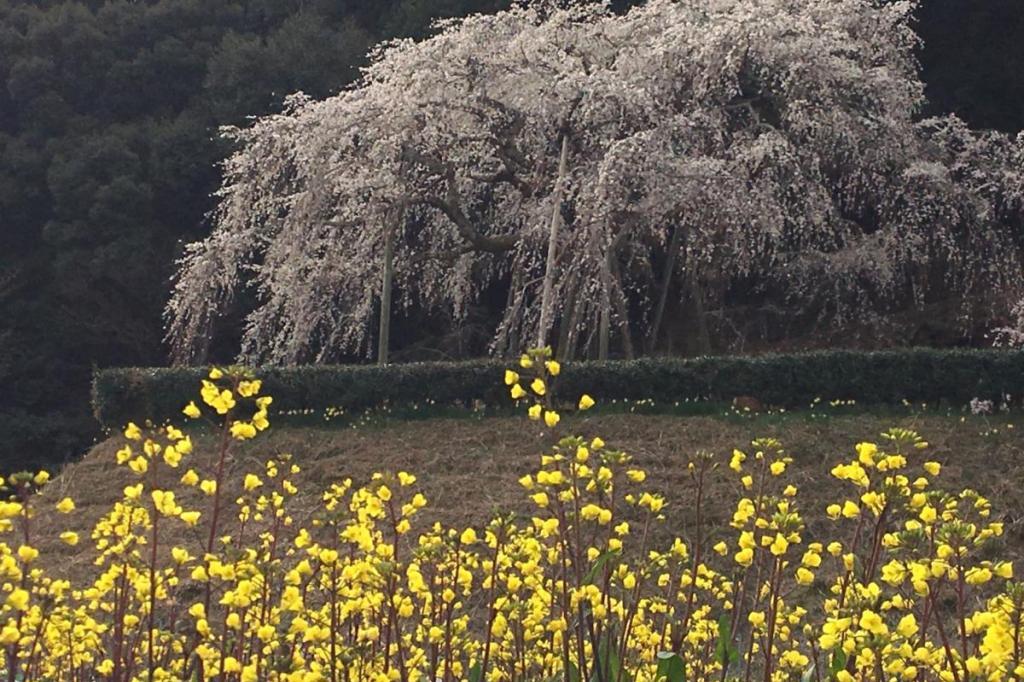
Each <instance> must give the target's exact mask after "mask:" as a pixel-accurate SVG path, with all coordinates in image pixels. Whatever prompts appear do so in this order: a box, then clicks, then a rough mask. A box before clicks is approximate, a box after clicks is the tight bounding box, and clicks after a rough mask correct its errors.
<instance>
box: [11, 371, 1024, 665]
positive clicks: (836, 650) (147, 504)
mask: <svg viewBox="0 0 1024 682" xmlns="http://www.w3.org/2000/svg"><path fill="white" fill-rule="evenodd" d="M560 372H561V368H560V367H559V365H558V363H556V362H554V361H552V360H551V359H550V355H549V354H548V353H547V352H545V351H533V352H531V353H529V354H527V355H524V357H523V358H522V359H521V361H520V363H519V366H517V367H515V368H510V369H509V370H508V371H507V372H506V374H505V377H504V380H505V383H506V384H507V385H508V388H509V391H510V394H511V397H512V398H513V399H515V400H517V401H518V404H520V405H522V406H523V407H524V409H525V412H526V415H525V419H526V420H527V423H528V424H530V425H533V426H535V427H536V428H539V429H544V430H546V431H548V432H549V433H550V434H552V435H551V442H549V444H548V448H547V452H546V454H544V455H543V456H542V457H541V458H540V463H539V466H538V467H537V468H536V469H535V470H534V471H533V472H531V473H529V474H526V475H524V476H522V477H521V478H520V479H519V481H518V482H515V481H509V484H511V485H516V486H518V487H519V489H520V490H521V493H520V494H521V496H522V498H523V500H524V503H525V505H526V508H527V509H529V510H530V511H529V513H528V514H523V513H508V514H502V513H496V514H494V516H493V517H492V519H491V521H490V522H489V523H486V524H481V525H477V526H468V527H463V526H456V527H445V526H442V525H440V524H438V523H429V522H421V519H424V518H426V516H427V514H428V513H429V508H430V506H431V505H435V504H441V505H444V504H448V505H457V504H458V502H457V501H456V500H447V501H445V500H428V499H427V498H426V496H425V495H424V494H423V493H422V491H421V489H420V488H421V486H420V484H419V482H418V481H417V478H416V475H415V472H406V471H397V470H396V471H394V472H381V473H379V474H376V475H374V476H372V477H368V479H367V480H365V481H362V482H360V483H358V484H357V483H354V482H353V481H351V480H350V479H346V478H343V477H342V478H338V479H337V480H331V479H329V478H325V477H323V476H320V477H318V478H321V479H323V480H321V481H320V486H319V488H318V492H317V497H316V499H317V503H316V504H315V505H311V504H298V503H297V500H299V499H300V497H301V496H300V495H299V488H298V485H297V483H296V481H303V485H307V486H308V485H310V484H311V481H310V480H309V478H308V477H305V478H304V477H303V472H302V471H301V467H300V466H299V463H298V462H297V460H294V459H293V458H290V457H289V456H287V455H279V456H275V457H272V458H269V459H266V460H264V461H260V462H257V461H249V460H246V461H243V462H241V464H242V466H241V467H239V466H238V465H239V462H238V461H237V460H235V459H234V451H235V448H236V447H237V446H238V445H239V444H241V443H242V442H243V441H252V440H254V439H255V440H258V439H260V438H261V437H262V435H263V432H264V431H265V429H267V428H268V426H269V420H270V410H271V407H272V398H271V397H270V396H264V395H261V384H260V382H259V380H258V379H256V378H253V377H252V376H249V375H247V374H246V373H245V372H243V371H241V370H238V371H236V370H218V369H215V370H213V371H212V372H211V373H210V376H209V378H208V379H207V380H205V381H204V382H203V385H202V389H201V392H200V395H199V396H198V398H197V400H196V401H195V402H192V403H189V404H188V405H187V406H185V408H184V410H183V412H184V417H187V418H188V419H189V420H208V421H210V422H212V424H213V428H214V435H213V436H212V437H206V438H205V439H204V443H209V444H210V446H211V447H212V448H213V456H212V457H205V458H202V460H200V458H198V457H197V456H196V453H195V452H193V450H194V448H195V447H196V445H195V444H194V443H193V439H192V435H191V433H190V429H188V428H186V425H184V424H182V425H177V426H175V425H160V426H153V425H143V426H139V425H135V424H129V425H128V426H127V427H126V428H125V430H124V432H123V434H122V435H121V436H120V441H121V442H120V444H119V447H118V448H117V450H116V454H114V455H113V459H114V461H115V462H116V464H117V465H118V467H119V468H120V469H121V470H123V472H124V474H123V475H125V476H127V483H126V485H124V487H123V491H122V493H123V494H122V495H121V496H120V497H121V499H119V500H118V501H116V503H115V504H114V505H113V506H112V508H110V509H109V510H108V511H107V512H106V513H105V514H104V515H103V517H102V518H101V519H100V520H99V521H98V522H97V523H96V524H95V526H94V528H92V530H91V532H89V533H86V532H83V531H81V530H79V531H75V530H62V529H60V528H58V527H57V526H56V525H55V524H54V517H57V518H64V519H66V520H67V521H68V523H67V524H66V527H67V528H69V529H71V528H76V527H78V526H77V525H76V524H75V523H74V521H75V518H76V516H77V514H78V513H79V510H78V509H77V508H76V502H75V500H74V499H73V498H72V497H64V496H62V495H59V494H57V495H55V494H54V492H53V489H52V486H54V485H58V482H50V481H49V477H48V476H47V475H46V474H45V473H42V472H40V473H25V474H18V475H14V476H11V477H10V479H9V480H8V482H7V483H8V485H7V489H8V494H9V499H8V500H7V501H6V502H3V503H2V504H0V526H2V531H3V538H2V542H0V571H2V572H3V585H2V595H0V598H2V600H3V605H2V607H0V678H6V679H7V680H11V681H13V680H53V681H58V680H61V681H63V680H68V681H77V680H82V681H85V680H99V679H107V680H117V681H122V680H124V681H126V680H204V679H215V680H225V681H227V680H238V681H245V682H255V681H258V680H259V681H262V680H273V681H302V682H312V681H327V680H330V681H331V682H338V681H340V680H345V681H356V680H373V681H378V680H379V681H383V680H399V681H405V680H445V681H448V680H469V681H473V682H476V681H482V680H510V681H511V680H521V681H523V682H527V681H530V682H532V681H542V680H564V681H565V682H576V681H577V680H578V681H587V682H591V681H593V682H624V681H630V682H641V681H645V680H652V681H653V680H667V681H668V682H677V681H679V680H735V679H741V680H744V682H748V681H749V680H754V679H757V680H765V681H770V680H801V681H803V680H815V681H821V680H841V681H844V682H846V681H849V680H879V681H881V680H901V679H902V680H944V681H950V680H951V681H953V682H968V681H973V680H1010V679H1020V678H1021V677H1022V676H1024V661H1022V659H1021V646H1022V645H1024V632H1022V625H1024V613H1022V608H1024V586H1021V585H1018V584H1017V583H1016V582H1015V581H1014V577H1013V565H1012V563H1011V562H1010V561H1009V560H1007V556H1000V554H999V552H1000V551H1001V547H1002V545H1001V544H1000V542H999V539H1000V536H1002V535H1003V530H1004V527H1003V521H1002V517H1001V515H1000V513H999V511H998V510H993V509H992V505H991V503H990V502H989V501H988V500H987V499H986V498H985V497H984V496H983V495H982V494H981V493H980V492H977V491H974V490H946V489H944V487H943V484H942V481H943V464H942V463H941V462H940V459H941V458H939V457H933V456H932V455H930V454H929V453H930V452H931V448H930V447H929V446H928V444H927V443H926V442H925V441H924V440H923V439H922V437H921V436H919V435H918V434H917V433H915V432H913V431H911V430H908V429H892V430H890V431H888V432H886V433H885V434H883V435H882V437H881V438H879V439H877V442H874V443H872V442H861V443H855V444H851V445H850V448H849V456H848V457H847V458H845V459H844V460H843V461H841V462H840V463H838V464H836V465H834V466H832V467H830V471H829V475H830V476H831V477H832V479H833V480H834V481H835V482H836V486H835V487H834V488H833V490H834V491H836V496H835V499H833V500H830V501H829V502H828V503H827V504H821V505H816V506H808V507H805V506H804V504H802V500H804V499H808V498H812V497H813V496H810V495H807V491H804V490H801V485H802V482H801V480H798V479H797V478H796V477H794V476H793V466H792V465H793V461H792V458H791V457H790V456H789V455H788V453H787V452H786V451H785V450H784V449H783V448H782V445H781V444H780V443H779V442H778V441H776V440H774V439H770V438H768V439H759V440H756V441H754V442H753V443H752V445H751V446H750V447H746V448H744V449H743V450H735V451H733V452H731V453H730V454H729V455H727V456H725V457H722V458H717V457H715V456H713V455H710V454H703V453H696V454H694V455H693V456H692V457H691V458H690V459H689V460H688V462H686V463H685V464H683V465H682V466H683V467H684V468H685V474H686V477H687V478H688V479H689V481H690V485H689V486H688V487H687V489H686V491H685V495H683V494H682V493H681V492H680V493H677V494H673V493H672V491H666V490H665V488H664V487H663V486H658V485H657V482H656V481H653V480H652V479H651V477H649V475H648V472H647V471H646V470H645V469H644V468H641V467H640V466H638V465H637V464H636V463H635V462H634V461H633V459H632V458H631V457H630V456H629V455H628V454H627V453H625V452H623V451H621V450H620V449H618V448H617V447H616V446H615V444H614V440H613V438H612V437H611V435H607V434H606V435H605V438H606V439H607V441H606V440H602V438H601V437H600V436H599V435H596V434H589V435H588V436H587V437H586V438H583V437H579V436H572V435H563V433H564V429H563V428H562V427H561V426H560V424H561V423H562V422H563V413H564V412H565V410H564V409H563V410H561V411H560V410H559V409H558V406H560V405H561V404H562V403H560V402H556V401H555V400H554V396H553V394H554V392H555V391H556V388H557V381H558V375H559V374H560ZM577 398H578V400H577ZM598 398H599V396H598ZM573 403H574V404H575V409H576V410H579V411H584V410H586V409H588V408H589V407H590V406H592V405H593V404H594V398H591V397H590V396H578V397H576V398H574V399H573ZM199 461H202V462H204V464H205V466H199V465H198V464H197V462H199ZM113 464H114V462H111V466H113ZM111 480H117V479H116V477H114V476H112V477H111ZM723 481H724V482H725V484H724V485H725V487H727V488H728V489H731V490H732V491H734V493H735V494H734V495H733V496H732V497H731V498H730V499H728V501H726V500H725V499H724V498H723V497H722V495H721V494H719V492H717V491H720V490H722V489H723ZM48 486H50V487H51V489H50V490H46V488H47V487H48ZM41 492H42V494H40V493H41ZM308 497H309V496H308V495H307V496H306V498H307V499H308ZM726 504H727V505H728V508H727V509H725V508H723V507H724V505H726ZM680 510H686V511H687V514H686V519H687V522H686V523H685V525H681V524H679V523H678V519H679V516H676V515H675V514H674V512H677V511H680ZM720 520H724V522H720ZM57 538H59V541H60V542H62V543H63V544H65V545H66V546H70V547H73V548H74V551H75V552H81V554H82V555H83V556H89V557H91V558H94V559H95V561H94V564H93V565H92V566H91V568H90V569H89V570H87V571H77V572H76V573H75V576H74V577H73V578H69V577H64V576H63V575H62V573H61V571H60V570H59V567H58V566H55V565H53V562H52V561H47V558H46V556H45V555H44V554H41V553H40V547H50V546H52V544H53V542H55V541H56V540H57Z"/></svg>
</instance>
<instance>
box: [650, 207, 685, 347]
mask: <svg viewBox="0 0 1024 682" xmlns="http://www.w3.org/2000/svg"><path fill="white" fill-rule="evenodd" d="M682 241H683V228H681V227H678V226H677V227H676V228H675V229H674V230H673V231H672V238H671V239H670V240H669V244H668V251H667V252H666V253H665V269H664V271H663V272H662V274H661V287H660V291H659V292H658V303H657V305H656V306H655V308H654V320H653V321H652V322H651V330H650V333H649V334H648V336H647V354H648V355H651V354H653V353H654V350H655V349H656V348H657V345H658V334H659V333H660V332H661V321H662V319H664V317H665V304H666V303H667V301H668V292H669V288H670V287H671V284H672V273H673V272H674V271H675V268H676V257H677V256H678V254H679V248H680V246H682Z"/></svg>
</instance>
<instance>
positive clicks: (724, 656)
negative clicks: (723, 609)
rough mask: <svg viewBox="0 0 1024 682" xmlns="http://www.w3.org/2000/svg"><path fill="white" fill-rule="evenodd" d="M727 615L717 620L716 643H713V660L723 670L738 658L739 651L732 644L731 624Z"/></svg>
mask: <svg viewBox="0 0 1024 682" xmlns="http://www.w3.org/2000/svg"><path fill="white" fill-rule="evenodd" d="M731 622H732V621H731V618H730V617H729V616H728V615H722V617H721V618H719V619H718V641H717V642H715V660H716V661H718V662H719V663H721V664H722V667H723V668H727V667H729V664H730V663H735V662H736V661H738V660H739V658H740V652H739V650H738V649H737V648H736V647H735V646H734V645H733V643H732V624H731Z"/></svg>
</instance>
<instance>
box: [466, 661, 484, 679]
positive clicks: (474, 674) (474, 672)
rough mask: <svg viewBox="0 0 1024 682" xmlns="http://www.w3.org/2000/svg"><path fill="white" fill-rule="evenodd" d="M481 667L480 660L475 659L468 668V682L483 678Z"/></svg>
mask: <svg viewBox="0 0 1024 682" xmlns="http://www.w3.org/2000/svg"><path fill="white" fill-rule="evenodd" d="M483 673H484V671H483V668H482V667H481V665H480V661H477V662H476V663H474V664H473V665H472V667H471V668H470V669H469V676H468V677H467V678H466V679H467V680H468V682H481V680H482V678H483Z"/></svg>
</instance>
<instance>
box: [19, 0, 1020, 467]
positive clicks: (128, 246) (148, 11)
mask: <svg viewBox="0 0 1024 682" xmlns="http://www.w3.org/2000/svg"><path fill="white" fill-rule="evenodd" d="M507 4H508V0H238V1H234V2H232V1H227V0H159V1H149V2H144V1H139V2H128V1H124V0H114V1H108V2H95V1H87V0H65V1H63V2H51V1H46V0H30V1H23V0H0V468H4V469H7V468H10V467H13V466H18V465H25V464H28V463H46V464H53V463H56V462H59V461H61V460H64V459H67V458H70V457H74V456H76V455H78V454H79V453H80V452H81V450H82V448H83V447H85V446H87V445H88V444H89V442H90V441H91V439H92V438H94V437H95V436H96V435H97V426H96V424H95V422H94V421H93V419H92V417H91V414H90V411H89V399H88V393H89V382H90V376H91V372H92V369H93V368H94V367H108V366H118V365H162V364H166V352H165V348H164V346H163V343H162V336H163V321H162V317H161V313H162V310H163V306H164V303H165V302H166V299H167V295H168V291H169V278H170V276H171V274H172V270H173V262H174V259H175V258H176V257H177V256H178V255H179V253H180V250H181V248H182V245H183V244H184V243H186V242H189V241H193V240H195V239H198V238H200V237H202V236H204V234H205V233H206V230H207V226H206V224H205V222H204V216H205V214H206V213H207V212H208V211H209V210H210V209H211V208H212V206H213V200H212V198H211V193H212V192H213V191H214V190H215V189H216V187H217V185H218V169H217V162H218V160H219V159H221V158H223V157H224V156H225V154H226V153H227V151H228V150H227V149H226V147H225V145H224V143H223V142H222V141H221V140H219V139H218V136H217V129H218V127H219V126H221V125H224V124H244V123H245V121H246V118H247V117H248V116H250V115H254V114H262V113H266V112H271V111H274V110H275V109H276V108H277V107H279V105H280V102H281V101H282V99H283V97H284V96H285V95H286V94H288V93H291V92H294V91H296V90H303V91H305V92H307V93H309V94H311V95H313V96H315V97H322V96H325V95H328V94H330V93H333V92H336V91H337V90H338V89H339V88H342V87H344V86H345V85H346V84H348V83H350V82H351V81H352V80H353V79H354V78H355V77H357V75H358V67H359V66H360V65H361V64H363V63H364V59H365V54H366V52H367V50H368V49H369V48H370V47H371V46H372V45H374V44H375V43H377V42H379V41H380V40H384V39H387V38H392V37H399V36H413V37H422V36H425V35H427V34H428V33H429V30H430V23H431V22H432V21H433V20H434V19H436V18H439V17H452V16H459V15H464V14H468V13H473V12H481V11H494V10H496V9H500V8H501V7H504V6H506V5H507ZM617 4H618V5H620V6H622V7H625V6H627V5H628V4H629V3H628V2H619V3H617ZM918 19H919V21H918V28H919V33H920V35H921V37H922V39H923V41H924V47H923V49H922V51H921V54H920V59H921V65H922V72H923V77H924V80H925V82H926V83H927V93H928V97H929V100H930V101H929V109H928V110H927V111H925V112H922V113H923V114H940V113H946V112H955V113H957V114H959V115H960V116H961V117H963V118H964V119H966V120H967V121H968V122H969V123H970V124H971V125H972V126H974V127H977V128H994V129H998V130H1001V131H1005V132H1009V133H1017V132H1019V131H1020V130H1021V129H1022V128H1024V49H1022V48H1021V45H1024V8H1022V7H1021V4H1020V1H1019V0H956V1H953V0H924V1H923V3H922V6H921V8H920V10H919V12H918ZM230 327H231V325H230V321H229V323H228V332H227V334H226V335H225V339H226V340H225V341H224V342H223V343H222V344H221V346H220V347H221V351H220V353H219V357H215V359H217V360H229V359H230V348H231V343H230V341H231V339H232V337H233V334H232V333H231V330H230ZM397 331H398V333H399V335H401V333H402V329H401V327H399V329H398V330H397ZM407 341H410V340H409V339H403V338H401V336H400V337H399V338H398V339H396V345H398V346H400V345H402V343H403V342H407Z"/></svg>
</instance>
